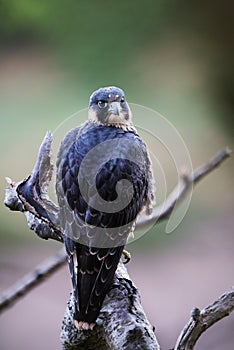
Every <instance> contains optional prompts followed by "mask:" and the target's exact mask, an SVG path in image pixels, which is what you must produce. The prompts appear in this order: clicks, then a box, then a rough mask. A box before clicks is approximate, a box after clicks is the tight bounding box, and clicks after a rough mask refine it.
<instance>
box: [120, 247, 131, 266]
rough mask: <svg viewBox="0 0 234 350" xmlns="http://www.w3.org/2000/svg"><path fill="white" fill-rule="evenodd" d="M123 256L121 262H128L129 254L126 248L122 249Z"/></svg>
mask: <svg viewBox="0 0 234 350" xmlns="http://www.w3.org/2000/svg"><path fill="white" fill-rule="evenodd" d="M122 254H123V256H124V259H125V260H124V261H123V263H124V264H127V263H129V261H130V260H131V254H130V253H129V252H128V251H127V250H125V249H124V250H123V253H122Z"/></svg>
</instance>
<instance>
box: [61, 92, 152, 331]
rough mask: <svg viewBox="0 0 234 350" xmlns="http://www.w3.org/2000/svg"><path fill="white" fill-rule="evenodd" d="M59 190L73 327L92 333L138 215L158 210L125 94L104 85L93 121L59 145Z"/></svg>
mask: <svg viewBox="0 0 234 350" xmlns="http://www.w3.org/2000/svg"><path fill="white" fill-rule="evenodd" d="M56 192H57V197H58V203H59V208H60V219H61V227H62V230H63V233H64V242H65V247H66V251H67V255H68V263H69V269H70V274H71V279H72V285H73V295H74V300H75V313H74V323H75V326H76V327H77V328H78V329H79V330H89V329H91V330H92V329H93V327H94V326H95V321H96V319H97V318H98V315H99V312H100V309H101V307H102V304H103V301H104V298H105V296H106V294H107V292H108V290H109V289H110V287H111V282H112V280H113V277H114V274H115V271H116V269H117V266H118V263H119V260H120V258H121V255H122V252H123V249H124V246H125V244H126V241H127V239H128V236H129V235H130V234H131V233H133V230H134V226H135V222H136V219H137V216H138V214H139V213H140V212H141V211H142V210H143V209H144V210H145V212H146V213H147V214H150V213H151V211H152V204H153V201H154V194H153V192H154V191H153V176H152V171H151V162H150V157H149V154H148V151H147V148H146V145H145V143H144V142H143V141H142V139H141V138H140V137H139V135H138V133H137V131H136V129H135V128H134V126H133V124H132V115H131V110H130V108H129V105H128V103H127V102H126V99H125V95H124V92H123V90H121V89H120V88H117V87H105V88H100V89H98V90H97V91H95V92H94V93H93V94H92V95H91V97H90V102H89V109H88V120H87V122H85V123H84V124H82V125H81V126H78V127H76V128H74V129H72V130H71V131H70V132H68V134H67V135H66V136H65V138H64V140H63V141H62V143H61V145H60V149H59V152H58V157H57V178H56Z"/></svg>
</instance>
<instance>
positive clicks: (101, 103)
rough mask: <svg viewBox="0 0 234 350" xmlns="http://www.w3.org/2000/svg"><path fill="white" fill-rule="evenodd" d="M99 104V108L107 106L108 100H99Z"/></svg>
mask: <svg viewBox="0 0 234 350" xmlns="http://www.w3.org/2000/svg"><path fill="white" fill-rule="evenodd" d="M98 106H99V108H105V107H106V106H107V102H105V101H102V100H100V101H98Z"/></svg>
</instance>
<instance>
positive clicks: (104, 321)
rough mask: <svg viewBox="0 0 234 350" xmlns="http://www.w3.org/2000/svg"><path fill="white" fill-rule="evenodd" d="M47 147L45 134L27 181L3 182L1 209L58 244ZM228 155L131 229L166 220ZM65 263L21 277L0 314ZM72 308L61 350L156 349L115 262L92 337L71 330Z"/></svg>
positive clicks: (187, 178)
mask: <svg viewBox="0 0 234 350" xmlns="http://www.w3.org/2000/svg"><path fill="white" fill-rule="evenodd" d="M51 144H52V135H51V133H50V132H48V133H47V134H46V136H45V139H44V140H43V143H42V145H41V148H40V151H39V155H38V159H37V162H36V164H35V167H34V169H33V172H32V174H31V176H29V177H28V178H27V179H25V180H23V181H21V182H19V183H15V182H13V181H12V180H11V179H9V178H7V182H8V184H9V187H8V188H7V189H6V194H5V201H4V203H5V205H6V206H7V207H8V208H10V209H11V210H17V211H21V212H23V213H24V214H25V215H26V218H27V222H28V226H29V228H30V229H32V230H33V231H34V232H35V233H36V234H37V235H38V236H39V237H40V238H43V239H49V238H50V239H54V240H57V241H59V242H63V233H62V230H61V227H60V223H59V215H58V213H59V210H58V207H57V206H56V205H55V204H54V203H53V202H51V201H50V199H49V197H48V192H47V191H48V185H49V182H50V181H51V176H52V171H53V165H52V163H51ZM230 153H231V152H230V150H228V149H224V150H222V151H220V152H219V153H217V154H216V156H215V157H214V158H213V159H211V160H210V161H209V162H208V163H207V164H205V165H204V166H202V167H200V168H199V169H197V170H196V171H195V172H194V173H193V174H189V175H184V176H183V177H182V178H181V181H180V182H179V184H178V185H177V187H176V188H175V189H174V190H173V191H172V193H171V194H170V195H169V196H168V198H167V199H166V202H165V203H164V206H163V210H162V207H161V206H158V207H156V208H154V211H153V215H152V217H151V218H150V219H147V220H146V219H145V218H140V219H139V220H138V222H137V226H144V225H148V224H149V223H154V222H155V221H156V220H163V219H165V218H167V217H169V215H170V214H171V212H172V210H173V208H174V206H175V204H176V203H177V202H178V201H179V200H181V199H182V198H183V197H184V196H185V195H186V193H187V192H188V190H189V189H190V188H191V186H192V185H194V184H196V183H198V182H199V181H200V180H201V179H202V178H203V177H204V176H206V175H207V174H209V173H210V172H211V171H213V170H214V169H215V168H216V167H217V166H218V165H220V164H221V163H222V162H223V161H224V160H225V159H226V158H228V157H229V156H230ZM65 259H66V257H65V253H64V251H62V252H60V253H59V255H58V256H57V257H56V258H51V259H49V260H48V261H46V263H43V264H41V265H40V266H39V267H38V268H37V269H36V270H35V271H34V272H33V273H32V274H29V275H28V276H26V278H24V279H23V281H19V283H18V284H17V286H14V287H13V288H11V289H9V290H8V291H7V293H4V296H3V297H1V298H0V311H1V310H4V309H5V308H6V307H8V306H10V305H11V304H12V303H13V302H15V301H16V300H17V299H19V298H20V296H22V295H25V294H26V293H27V292H28V291H29V290H31V288H33V287H35V286H36V285H37V284H39V283H40V282H41V280H42V279H43V278H45V277H47V276H48V275H49V274H51V273H53V272H54V271H55V270H56V269H58V268H59V267H60V266H61V265H63V263H64V262H65ZM73 308H74V300H73V295H71V297H70V300H69V302H68V306H67V310H66V313H65V316H64V321H63V327H62V333H61V341H62V344H63V349H64V350H69V349H72V350H76V349H90V350H91V349H96V348H97V342H98V349H100V350H106V349H114V350H115V349H129V342H131V344H132V347H133V348H136V349H156V350H157V349H159V345H158V343H157V340H156V338H155V335H154V332H153V329H152V326H151V325H150V324H149V322H148V320H147V318H146V316H145V313H144V311H143V309H142V306H141V303H140V297H139V293H138V291H137V289H136V287H135V286H134V285H133V283H132V281H131V279H130V277H129V276H128V274H127V271H126V269H125V267H124V266H123V264H122V263H121V262H120V264H119V266H118V269H117V271H116V274H115V278H114V281H113V284H112V288H111V289H110V291H109V293H108V294H107V296H106V298H105V301H104V304H103V307H102V310H101V313H100V316H99V318H98V322H97V323H98V324H97V326H96V327H95V329H94V330H93V331H92V332H89V331H87V332H79V331H78V330H77V329H76V327H75V326H74V324H73V310H74V309H73ZM215 322H216V321H215ZM123 325H124V327H123ZM139 346H140V347H139ZM181 349H182V348H178V349H177V350H181ZM186 350H187V348H186Z"/></svg>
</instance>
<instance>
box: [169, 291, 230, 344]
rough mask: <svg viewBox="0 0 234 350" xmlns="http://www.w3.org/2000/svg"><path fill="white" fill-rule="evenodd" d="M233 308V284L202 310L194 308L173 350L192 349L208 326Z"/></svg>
mask: <svg viewBox="0 0 234 350" xmlns="http://www.w3.org/2000/svg"><path fill="white" fill-rule="evenodd" d="M233 310H234V286H233V287H232V288H231V289H230V290H229V291H227V292H225V293H224V294H223V295H222V296H221V297H220V298H219V299H218V300H216V301H215V302H214V303H213V304H211V305H209V306H207V307H206V308H204V309H203V310H199V309H198V308H194V309H193V311H192V314H191V318H190V320H189V322H188V323H187V325H186V326H185V327H184V329H183V330H182V332H181V334H180V336H179V338H178V340H177V342H176V346H175V348H174V350H193V349H194V346H195V344H196V342H197V340H198V339H199V338H200V336H201V335H202V333H204V332H205V331H206V330H207V329H208V328H210V327H211V326H212V325H213V324H214V323H216V322H218V321H219V320H221V319H222V318H224V317H226V316H228V315H229V314H230V313H231V312H232V311H233Z"/></svg>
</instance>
